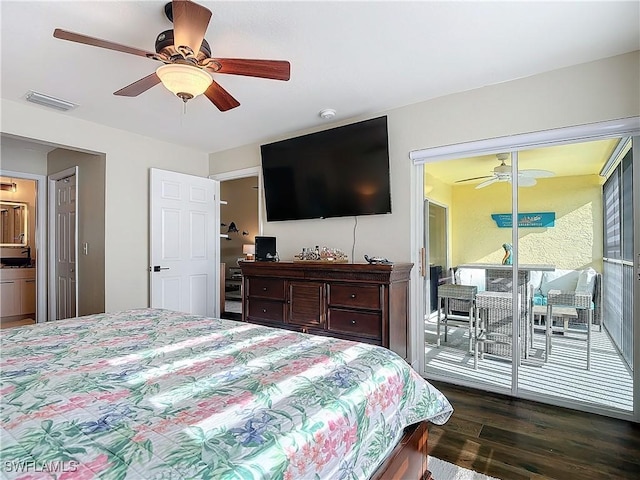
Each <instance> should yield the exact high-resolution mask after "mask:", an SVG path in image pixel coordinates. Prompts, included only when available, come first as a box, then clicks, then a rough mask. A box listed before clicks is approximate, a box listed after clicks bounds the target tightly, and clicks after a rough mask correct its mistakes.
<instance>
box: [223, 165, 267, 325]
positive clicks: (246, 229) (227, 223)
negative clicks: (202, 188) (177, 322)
mask: <svg viewBox="0 0 640 480" xmlns="http://www.w3.org/2000/svg"><path fill="white" fill-rule="evenodd" d="M261 177H262V171H261V169H260V167H254V168H247V169H242V170H237V171H233V172H227V173H224V174H218V175H211V178H213V179H215V180H219V181H220V198H221V199H222V204H221V206H220V234H221V239H220V258H221V260H220V261H221V265H222V267H221V284H222V285H223V286H224V287H223V288H221V295H222V296H223V298H224V301H223V302H221V317H222V318H227V319H231V320H240V319H241V318H242V274H241V272H240V268H239V266H238V261H240V260H252V259H253V256H254V252H255V237H256V236H258V235H260V234H261V228H262V227H261V226H262V221H261V218H262V207H261V206H262V196H261V193H260V192H261V190H260V186H261Z"/></svg>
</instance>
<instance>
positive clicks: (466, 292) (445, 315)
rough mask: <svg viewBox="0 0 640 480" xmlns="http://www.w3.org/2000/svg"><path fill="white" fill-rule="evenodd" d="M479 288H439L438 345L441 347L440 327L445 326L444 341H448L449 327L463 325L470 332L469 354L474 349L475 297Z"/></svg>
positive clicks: (456, 286) (464, 286) (458, 286)
mask: <svg viewBox="0 0 640 480" xmlns="http://www.w3.org/2000/svg"><path fill="white" fill-rule="evenodd" d="M477 292H478V287H474V286H470V285H456V284H445V285H440V286H439V287H438V305H437V308H438V328H437V339H436V345H437V346H438V347H440V325H444V341H445V342H446V341H447V330H448V328H449V325H463V326H466V327H467V328H468V330H469V352H471V351H472V349H473V333H474V319H475V296H476V293H477Z"/></svg>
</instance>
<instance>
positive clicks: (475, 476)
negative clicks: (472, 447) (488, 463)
mask: <svg viewBox="0 0 640 480" xmlns="http://www.w3.org/2000/svg"><path fill="white" fill-rule="evenodd" d="M427 465H428V468H429V471H430V472H431V476H432V477H433V479H434V480H498V479H497V478H495V477H490V476H488V475H485V474H484V473H478V472H474V471H473V470H469V469H467V468H462V467H459V466H457V465H454V464H452V463H449V462H445V461H444V460H440V459H439V458H435V457H432V456H429V459H428V460H427Z"/></svg>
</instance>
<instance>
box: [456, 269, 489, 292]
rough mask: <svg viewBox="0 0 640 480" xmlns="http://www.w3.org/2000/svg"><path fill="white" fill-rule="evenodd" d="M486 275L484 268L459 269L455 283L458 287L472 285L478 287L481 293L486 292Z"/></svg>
mask: <svg viewBox="0 0 640 480" xmlns="http://www.w3.org/2000/svg"><path fill="white" fill-rule="evenodd" d="M485 278H486V275H485V271H484V269H483V268H458V269H457V270H456V273H455V282H456V283H457V284H458V285H472V286H476V287H478V291H479V292H484V291H485V290H486V279H485Z"/></svg>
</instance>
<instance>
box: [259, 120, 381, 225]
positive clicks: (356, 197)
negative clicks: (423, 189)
mask: <svg viewBox="0 0 640 480" xmlns="http://www.w3.org/2000/svg"><path fill="white" fill-rule="evenodd" d="M260 149H261V154H262V178H263V182H264V193H265V201H266V210H267V221H279V220H302V219H309V218H329V217H345V216H357V215H374V214H384V213H391V185H390V180H389V141H388V131H387V117H386V116H384V117H378V118H374V119H371V120H365V121H363V122H358V123H353V124H350V125H345V126H342V127H337V128H332V129H330V130H324V131H321V132H316V133H311V134H308V135H303V136H300V137H295V138H290V139H287V140H282V141H280V142H275V143H270V144H267V145H262V146H261V147H260Z"/></svg>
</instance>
